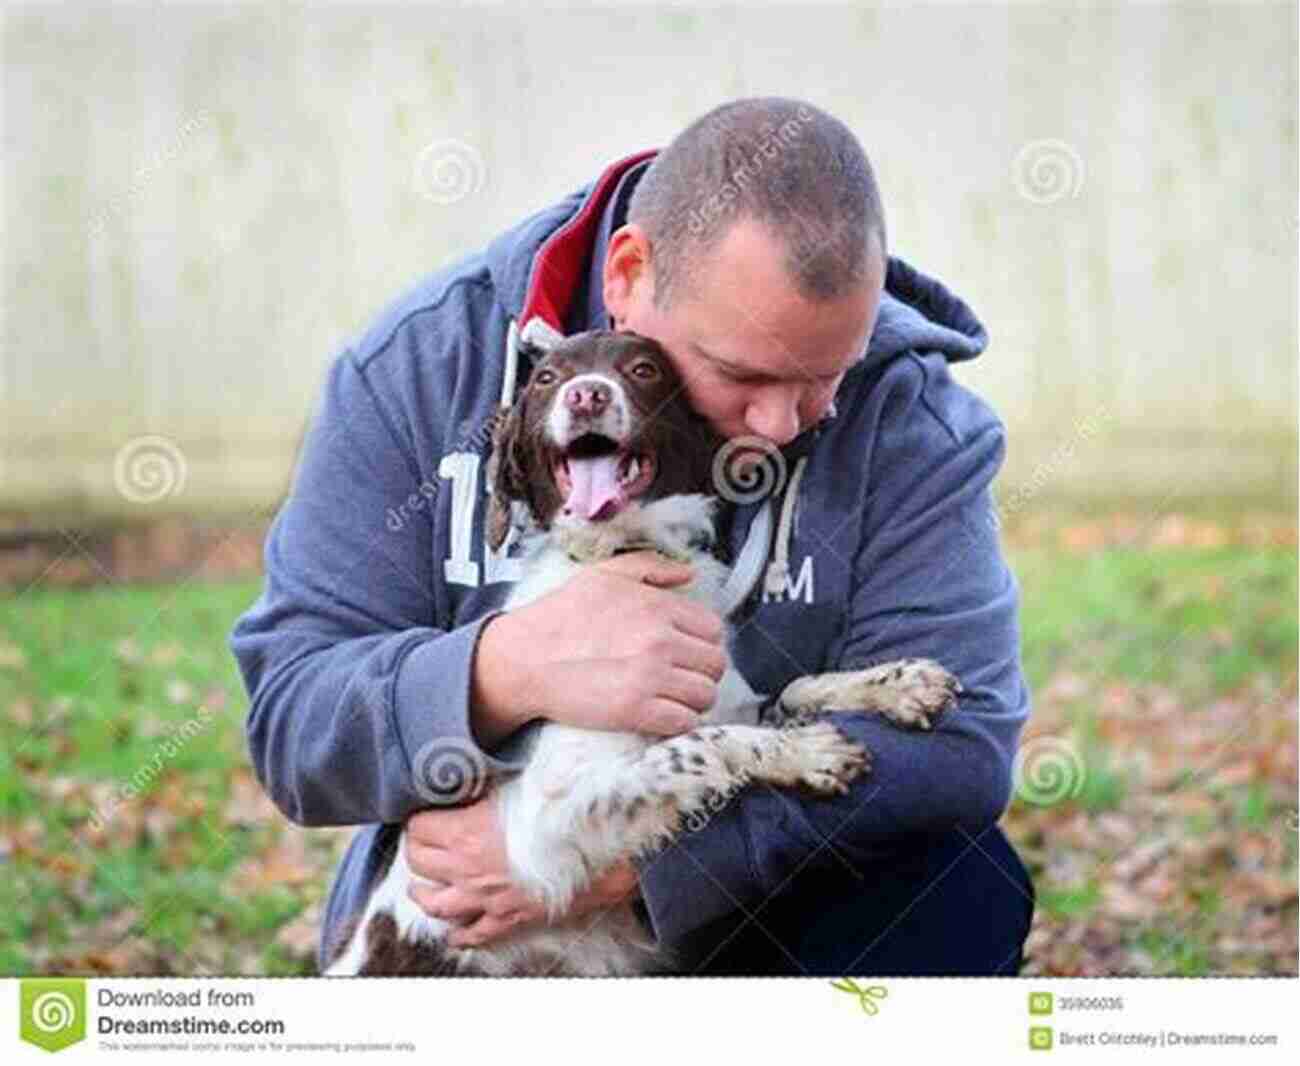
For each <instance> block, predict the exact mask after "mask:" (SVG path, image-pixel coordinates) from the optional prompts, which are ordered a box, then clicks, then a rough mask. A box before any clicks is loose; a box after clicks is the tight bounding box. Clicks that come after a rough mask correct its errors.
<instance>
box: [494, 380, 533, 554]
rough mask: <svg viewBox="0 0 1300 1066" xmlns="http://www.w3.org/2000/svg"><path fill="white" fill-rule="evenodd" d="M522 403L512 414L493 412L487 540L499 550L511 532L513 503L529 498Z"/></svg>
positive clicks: (517, 405)
mask: <svg viewBox="0 0 1300 1066" xmlns="http://www.w3.org/2000/svg"><path fill="white" fill-rule="evenodd" d="M522 408H523V404H522V403H519V404H515V406H514V407H513V408H511V409H510V412H509V414H506V413H505V412H502V411H498V412H497V413H496V414H495V415H493V416H492V417H493V420H494V422H495V426H494V427H493V430H492V455H491V457H490V458H489V459H488V463H487V480H488V484H489V485H491V486H492V499H491V501H490V502H489V503H488V513H487V541H488V546H489V547H490V548H491V549H492V550H493V551H496V550H497V549H498V548H500V547H501V545H502V544H503V543H504V542H505V539H506V534H507V533H509V532H510V510H511V508H510V505H511V503H512V502H513V501H514V500H525V499H527V498H528V480H527V476H528V475H527V463H526V461H525V456H524V441H523V425H524V423H523V416H522V414H521V411H522Z"/></svg>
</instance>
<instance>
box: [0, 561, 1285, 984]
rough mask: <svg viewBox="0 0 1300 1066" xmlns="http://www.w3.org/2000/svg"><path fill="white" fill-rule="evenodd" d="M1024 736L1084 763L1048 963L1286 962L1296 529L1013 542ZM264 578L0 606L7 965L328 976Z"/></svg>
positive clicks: (1053, 969)
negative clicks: (284, 743) (248, 648)
mask: <svg viewBox="0 0 1300 1066" xmlns="http://www.w3.org/2000/svg"><path fill="white" fill-rule="evenodd" d="M1011 558H1012V561H1013V565H1014V566H1015V569H1016V571H1017V574H1018V576H1019V579H1020V582H1021V586H1022V590H1023V597H1024V612H1023V617H1022V624H1023V633H1024V657H1025V664H1026V668H1027V671H1028V674H1029V677H1030V681H1031V685H1032V688H1033V690H1034V694H1035V713H1034V717H1033V719H1032V721H1031V725H1030V727H1029V729H1028V731H1027V732H1026V736H1025V751H1026V773H1027V774H1028V773H1029V772H1030V769H1031V768H1032V765H1033V763H1032V759H1030V758H1029V756H1030V755H1032V754H1033V753H1035V752H1040V751H1046V750H1048V749H1049V748H1050V750H1051V751H1052V752H1054V753H1056V756H1058V757H1059V756H1060V755H1061V753H1062V752H1063V753H1064V755H1065V757H1066V758H1067V761H1068V762H1069V764H1070V765H1068V766H1067V770H1068V771H1070V772H1072V773H1074V774H1075V776H1076V777H1077V780H1076V781H1074V782H1073V783H1070V787H1069V788H1068V789H1067V790H1066V794H1065V795H1063V796H1061V797H1059V798H1057V797H1053V798H1052V799H1051V801H1050V802H1043V796H1042V794H1041V793H1039V794H1035V793H1034V788H1035V787H1037V788H1041V787H1043V786H1042V785H1041V783H1039V784H1038V785H1036V786H1035V785H1031V786H1030V787H1029V789H1028V791H1027V792H1026V791H1024V790H1023V789H1022V794H1021V796H1020V797H1018V798H1017V799H1016V800H1015V801H1014V802H1013V804H1012V807H1011V809H1010V811H1009V812H1008V814H1007V816H1006V819H1005V824H1006V826H1007V829H1008V832H1009V833H1010V835H1011V837H1012V839H1013V841H1014V842H1015V843H1016V845H1017V846H1018V847H1019V848H1020V849H1021V851H1022V853H1023V854H1024V855H1025V857H1026V860H1027V862H1028V863H1029V865H1030V867H1031V869H1032V871H1033V873H1034V876H1035V881H1036V884H1037V886H1038V891H1039V910H1038V916H1037V918H1036V922H1035V929H1034V933H1033V935H1032V937H1031V943H1030V960H1029V963H1028V965H1027V968H1026V969H1027V972H1030V973H1101V972H1144V973H1163V974H1180V973H1192V974H1195V973H1232V972H1242V973H1294V972H1295V968H1296V890H1295V889H1296V831H1295V817H1296V815H1295V804H1296V715H1295V700H1296V649H1297V624H1296V597H1297V587H1296V554H1295V549H1294V547H1293V546H1287V545H1282V546H1274V547H1269V546H1258V545H1256V546H1242V545H1237V546H1223V547H1217V548H1195V547H1173V548H1161V549H1158V550H1139V549H1110V550H1092V551H1081V552H1072V551H1066V550H1062V549H1061V548H1059V547H1057V546H1055V545H1049V544H1043V543H1039V544H1036V545H1035V544H1024V545H1021V546H1013V547H1012V549H1011ZM259 588H260V583H259V582H257V581H244V582H237V583H230V584H207V585H204V584H197V583H195V584H185V585H172V586H155V587H148V586H136V587H113V588H96V589H92V590H61V589H43V588H37V589H33V590H31V591H28V592H26V593H23V594H22V595H21V596H19V595H13V596H10V597H9V598H7V599H4V600H0V734H2V735H3V745H2V746H0V760H3V763H2V764H0V868H3V872H4V876H0V973H5V974H27V973H48V972H83V973H178V974H204V973H266V974H286V973H303V972H310V968H311V947H312V939H313V934H314V930H315V923H316V920H317V914H316V911H315V905H317V904H318V903H319V902H320V899H321V896H322V893H323V892H324V890H325V888H326V886H327V877H328V871H329V870H330V869H331V868H332V865H333V862H334V861H335V858H336V856H337V855H338V854H339V850H340V848H341V846H342V845H343V844H344V843H346V839H347V836H348V831H346V830H328V831H325V830H311V831H305V830H300V829H297V828H295V827H293V826H291V825H289V824H288V823H287V822H286V821H285V819H284V818H283V817H281V816H280V815H279V814H278V813H277V812H276V811H275V810H274V808H273V807H272V806H271V805H270V803H269V802H268V801H267V800H266V798H265V797H264V796H263V795H262V793H261V791H260V789H259V788H258V786H257V784H256V782H255V781H254V780H253V778H252V775H251V772H250V770H249V766H248V761H247V757H246V754H245V751H244V740H243V730H242V724H243V714H244V709H245V699H244V695H243V690H242V686H241V683H240V681H239V677H238V672H237V670H236V668H235V665H234V662H233V660H232V659H231V658H230V656H229V654H228V652H227V650H226V636H227V633H228V632H229V629H230V626H231V624H232V622H233V620H234V619H235V617H236V616H237V615H238V614H239V613H240V612H241V611H242V610H244V608H245V607H247V605H248V604H249V603H251V602H252V600H253V599H254V598H255V597H256V595H257V592H258V590H259Z"/></svg>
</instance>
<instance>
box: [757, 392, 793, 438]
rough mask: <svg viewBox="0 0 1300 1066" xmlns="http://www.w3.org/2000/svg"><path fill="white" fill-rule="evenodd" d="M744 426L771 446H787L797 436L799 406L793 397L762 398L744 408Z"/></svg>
mask: <svg viewBox="0 0 1300 1066" xmlns="http://www.w3.org/2000/svg"><path fill="white" fill-rule="evenodd" d="M745 426H746V428H747V429H748V430H749V431H750V432H751V433H753V434H755V435H756V436H759V437H764V438H766V439H767V440H770V441H771V442H772V443H773V444H776V445H778V446H780V445H785V444H789V443H790V442H791V441H792V440H794V439H795V437H797V436H798V435H799V405H798V403H797V402H796V401H795V399H794V397H793V396H787V395H785V394H782V393H773V394H771V395H770V396H764V397H762V398H761V399H759V400H756V401H755V402H753V403H751V404H750V405H749V407H748V408H746V410H745Z"/></svg>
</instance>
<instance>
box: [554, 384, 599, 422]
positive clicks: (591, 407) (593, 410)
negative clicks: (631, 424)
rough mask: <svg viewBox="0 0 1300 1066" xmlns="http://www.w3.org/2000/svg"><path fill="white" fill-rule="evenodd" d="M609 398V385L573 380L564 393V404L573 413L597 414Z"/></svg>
mask: <svg viewBox="0 0 1300 1066" xmlns="http://www.w3.org/2000/svg"><path fill="white" fill-rule="evenodd" d="M609 399H610V392H609V386H608V385H602V384H600V383H599V382H575V383H574V384H572V385H570V386H569V388H568V391H567V392H566V393H565V394H564V404H565V406H566V407H568V409H569V410H570V411H572V412H573V413H574V414H587V415H598V414H600V412H601V411H603V410H604V409H605V408H606V407H607V406H608V405H609Z"/></svg>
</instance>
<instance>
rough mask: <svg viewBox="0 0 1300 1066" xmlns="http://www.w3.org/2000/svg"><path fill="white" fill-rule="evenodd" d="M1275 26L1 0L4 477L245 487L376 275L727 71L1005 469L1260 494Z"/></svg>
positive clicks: (1287, 193) (1239, 18) (63, 502)
mask: <svg viewBox="0 0 1300 1066" xmlns="http://www.w3.org/2000/svg"><path fill="white" fill-rule="evenodd" d="M1296 48H1297V34H1296V15H1295V9H1294V7H1293V5H1290V4H1229V5H1217V6H1215V5H1203V4H1177V5H1171V4H1162V5H1154V4H1132V5H1121V6H1100V5H1092V4H1086V5H1062V4H1039V5H1026V4H1012V5H996V6H995V5H974V4H960V5H941V6H926V7H916V6H912V5H901V4H899V5H895V4H886V5H880V4H861V5H851V6H848V5H846V6H842V7H833V6H832V7H811V6H806V5H800V6H799V7H797V8H796V7H758V6H746V7H745V8H744V9H732V8H714V9H708V10H699V11H691V10H687V9H683V8H672V9H666V10H657V9H653V8H633V7H616V8H606V9H603V10H598V11H597V10H581V9H569V10H563V9H556V10H550V11H542V10H537V9H530V10H518V11H512V10H511V9H510V8H502V7H500V6H483V5H473V6H468V7H465V6H462V7H456V8H450V7H438V6H421V7H418V8H417V7H415V6H407V5H401V6H393V7H391V8H387V7H374V8H368V9H358V8H349V7H340V6H321V7H312V8H310V9H308V10H306V11H303V10H292V9H289V8H280V7H278V6H266V7H248V8H225V7H222V8H219V7H193V6H185V5H182V6H171V7H167V8H164V9H151V8H147V7H143V6H135V5H131V6H121V7H89V8H83V7H80V6H78V7H75V8H71V7H70V8H62V7H53V6H37V7H29V8H23V9H14V8H10V9H9V13H8V14H7V16H6V17H5V23H4V49H5V57H4V60H5V62H4V68H5V74H4V110H3V115H4V144H5V160H4V170H3V179H4V185H3V193H4V216H3V226H4V230H3V250H4V264H3V266H4V270H3V277H4V292H3V310H4V341H5V343H4V355H3V364H2V365H0V446H2V450H0V510H4V509H13V508H15V507H34V506H39V505H42V504H45V505H51V504H52V505H58V506H60V507H72V508H78V509H80V508H91V509H97V510H103V509H125V510H127V511H136V512H137V513H138V511H139V508H140V507H141V506H145V505H143V504H135V503H133V502H132V501H130V500H124V499H123V495H122V492H121V491H120V490H119V489H118V487H117V485H118V484H119V483H120V479H118V480H115V477H114V461H115V458H119V457H122V456H124V455H125V453H124V452H123V448H124V447H125V446H127V445H128V443H129V442H133V441H137V440H138V439H139V438H142V437H146V436H157V437H160V438H163V440H164V442H165V443H163V444H162V445H160V447H161V448H162V449H163V451H162V453H161V454H162V455H163V459H164V466H166V465H167V464H171V468H172V469H177V466H176V464H177V463H178V462H179V463H180V464H182V465H183V472H184V485H183V487H181V488H180V490H179V491H177V492H174V493H173V494H171V496H170V498H168V499H166V500H165V501H163V502H161V503H158V504H153V505H152V506H154V507H158V508H163V507H171V508H198V509H213V508H216V509H236V510H238V509H239V508H244V507H249V506H256V505H265V504H268V503H271V502H273V501H274V500H275V499H276V498H277V497H278V495H279V493H280V492H281V491H282V490H283V487H284V484H285V480H286V477H287V475H288V472H289V470H290V468H291V464H292V460H293V454H294V450H295V448H296V445H297V442H298V438H299V435H300V432H301V429H302V424H303V420H304V417H305V415H306V413H307V411H308V410H309V408H310V405H311V404H312V402H313V401H314V398H315V396H316V392H317V388H318V386H319V382H320V379H321V374H322V371H323V368H324V366H325V364H326V362H327V361H328V360H329V359H330V358H331V356H332V355H333V354H334V352H335V351H336V350H337V348H338V346H339V345H340V344H341V343H342V342H343V341H344V340H345V338H346V337H347V336H348V335H349V334H350V332H351V331H353V330H355V329H357V328H359V327H360V326H362V325H363V324H364V323H365V322H366V321H367V320H368V319H369V317H370V316H371V315H372V314H373V313H374V312H375V311H376V310H378V308H380V307H381V306H382V305H383V304H385V303H386V302H387V301H388V300H390V299H391V298H392V297H393V296H395V295H396V294H397V293H398V292H400V291H401V290H402V289H404V288H405V287H407V286H408V285H409V284H410V283H411V282H412V281H413V280H414V279H415V278H417V277H419V276H420V275H421V274H423V273H424V272H426V271H427V270H429V269H431V268H433V267H435V266H437V265H438V264H441V263H444V262H446V261H448V260H449V259H452V258H454V257H456V256H458V255H459V254H461V253H462V252H463V251H466V250H469V249H472V248H474V247H477V246H478V245H480V244H481V243H483V242H484V241H485V240H486V239H488V238H489V237H491V236H492V235H493V234H494V233H495V232H496V231H498V230H499V229H500V228H501V227H503V226H505V225H507V224H509V223H510V222H512V221H513V220H515V219H517V218H519V217H522V216H523V215H524V214H526V213H528V212H530V211H532V210H534V209H536V208H538V207H540V206H542V205H544V204H546V203H548V202H550V201H552V200H553V199H555V198H556V197H558V196H561V195H563V194H565V193H567V192H569V191H571V190H572V189H574V188H576V187H577V186H578V185H580V184H582V183H583V182H585V181H587V180H589V178H590V177H591V176H592V175H593V174H594V172H595V171H596V170H598V169H599V167H600V166H601V165H602V164H603V163H605V162H606V161H608V160H610V159H613V158H615V157H618V156H620V155H622V154H625V153H627V152H629V151H632V150H635V149H638V148H641V147H646V146H651V145H658V144H662V143H664V142H665V141H666V140H668V139H669V138H671V136H672V135H673V134H674V133H675V132H676V131H677V130H678V129H680V128H681V127H682V126H683V125H684V124H685V123H686V122H688V121H689V120H690V119H692V118H693V117H695V116H697V115H698V114H700V113H702V112H703V111H705V110H707V109H708V108H710V107H712V106H714V105H715V104H717V103H719V102H721V101H723V100H725V99H728V98H731V97H734V96H738V95H750V94H760V93H781V94H784V95H794V96H800V97H804V98H806V99H809V100H811V101H812V102H814V103H816V104H818V105H820V106H823V107H825V108H827V109H828V110H830V111H832V112H833V113H835V114H837V115H839V116H840V117H842V118H843V119H844V120H846V121H847V122H848V123H849V124H850V125H851V126H852V127H853V128H854V130H856V131H857V132H858V134H859V135H860V137H861V138H862V141H863V143H864V145H865V146H866V148H867V150H868V153H869V154H870V155H871V157H872V159H873V162H874V163H875V165H876V168H877V171H878V174H879V176H880V178H881V181H882V184H883V191H884V194H885V198H886V206H887V211H888V216H889V224H890V232H891V240H892V243H893V247H894V250H895V252H897V253H898V254H901V255H903V256H904V257H905V258H907V259H908V260H910V261H911V262H912V263H913V264H914V265H916V266H918V267H920V268H921V269H923V270H925V271H926V272H928V273H933V274H935V275H937V276H939V277H941V278H943V279H945V280H946V281H948V282H949V283H950V284H951V285H952V286H953V287H954V288H955V289H956V290H957V291H958V292H960V293H961V294H962V295H963V296H964V297H965V298H966V299H967V301H968V302H969V303H970V304H971V305H972V306H973V307H974V308H975V310H976V311H977V312H978V313H979V314H980V315H981V317H982V318H983V319H984V320H985V322H986V323H987V324H988V326H989V329H990V332H991V334H992V337H993V343H992V345H991V348H990V350H989V352H988V353H987V354H986V355H985V356H984V357H983V358H982V359H981V360H979V361H978V362H977V363H975V364H972V365H967V366H963V367H962V368H961V369H960V371H959V374H960V376H961V377H962V378H963V379H964V380H965V381H967V382H969V383H970V384H971V385H972V386H974V387H975V388H977V389H978V390H980V391H981V392H982V393H984V394H985V395H986V396H988V397H989V398H990V399H991V400H992V401H993V403H994V404H995V406H996V407H997V408H998V410H999V411H1000V412H1001V413H1002V414H1003V416H1004V418H1005V419H1006V421H1007V422H1008V424H1009V426H1010V428H1011V434H1012V436H1011V448H1012V452H1011V458H1010V460H1009V464H1008V467H1007V470H1006V472H1005V474H1004V477H1003V479H1002V482H1001V492H1002V494H1003V497H1004V498H1006V499H1011V500H1013V501H1020V502H1021V503H1028V502H1029V501H1031V500H1033V499H1037V498H1040V497H1041V498H1042V499H1047V498H1050V497H1056V496H1060V495H1066V496H1076V497H1096V496H1104V497H1111V496H1117V495H1147V496H1150V495H1155V496H1158V497H1162V498H1164V497H1168V496H1174V497H1178V498H1180V499H1185V498H1193V497H1201V498H1205V497H1214V498H1219V497H1225V496H1234V495H1236V496H1246V497H1251V498H1252V499H1254V500H1257V501H1277V502H1279V503H1282V504H1284V505H1289V504H1290V501H1292V500H1293V499H1294V497H1295V491H1296V377H1297V375H1296V200H1297V185H1296V180H1297V175H1296V115H1297V112H1296ZM446 139H453V140H456V141H459V142H463V144H464V145H466V146H468V149H469V150H470V151H471V152H472V169H471V171H469V172H468V173H469V178H470V183H469V185H468V186H467V187H465V188H464V189H462V190H460V191H461V193H462V195H459V196H458V197H457V198H456V199H455V201H454V202H453V203H450V204H444V203H440V202H437V201H436V199H435V198H431V197H430V196H428V195H426V194H427V192H428V191H429V190H428V187H427V185H426V186H425V187H423V188H421V186H420V182H419V181H418V180H417V177H416V175H417V171H418V169H419V168H418V163H419V161H420V159H421V153H422V152H423V151H424V150H425V149H426V147H427V146H429V145H430V144H432V143H433V142H437V141H442V140H446ZM1052 142H1059V143H1055V144H1053V143H1052ZM427 175H428V172H427V170H426V178H425V180H426V182H427ZM172 449H174V451H173V450H172ZM177 456H179V460H178V459H177ZM164 476H165V473H164ZM149 492H150V490H149V489H148V487H147V486H146V487H144V488H143V489H142V490H141V493H142V495H144V496H146V497H147V496H148V495H149ZM1016 505H1017V506H1018V505H1019V504H1016Z"/></svg>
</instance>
